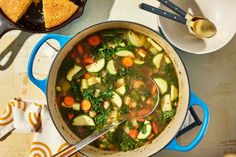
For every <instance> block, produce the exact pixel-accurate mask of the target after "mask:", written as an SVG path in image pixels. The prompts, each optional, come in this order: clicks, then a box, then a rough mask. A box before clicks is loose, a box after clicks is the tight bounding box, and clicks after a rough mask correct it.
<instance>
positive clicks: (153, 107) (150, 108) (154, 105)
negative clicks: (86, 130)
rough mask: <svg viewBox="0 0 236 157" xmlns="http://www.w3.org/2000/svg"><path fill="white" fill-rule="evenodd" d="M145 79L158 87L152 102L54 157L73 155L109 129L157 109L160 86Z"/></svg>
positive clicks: (148, 84) (152, 96)
mask: <svg viewBox="0 0 236 157" xmlns="http://www.w3.org/2000/svg"><path fill="white" fill-rule="evenodd" d="M144 81H145V85H146V86H148V87H152V86H153V85H154V87H155V88H156V89H154V90H155V91H156V92H155V93H156V94H155V95H151V97H150V98H152V99H153V100H152V101H151V102H152V103H143V104H142V105H141V106H142V107H141V108H139V109H136V108H134V109H133V110H131V111H130V112H129V113H128V114H126V115H122V116H121V117H120V118H119V119H118V120H116V121H113V122H111V123H110V124H109V125H107V126H104V127H103V128H102V129H101V130H99V131H97V132H94V133H93V134H91V135H89V136H88V137H86V138H85V139H83V140H81V141H79V142H78V143H77V144H75V145H70V146H68V147H66V148H65V149H64V150H62V151H61V152H59V153H57V154H55V155H53V157H68V156H71V155H73V154H75V153H76V152H77V151H79V150H80V149H82V148H83V147H85V146H86V145H88V144H90V143H91V142H93V141H95V140H96V139H98V138H99V137H101V136H102V135H104V134H105V133H107V132H108V131H110V130H112V129H113V128H116V127H117V126H118V125H120V124H122V123H124V122H125V121H126V120H131V119H138V118H145V117H147V116H149V115H150V114H151V113H153V111H155V110H156V108H157V106H158V104H159V100H160V97H159V95H160V94H159V88H158V86H157V84H156V82H155V81H153V80H152V79H149V78H148V79H145V80H144ZM150 90H153V89H150ZM154 97H156V101H155V100H154ZM141 110H142V111H145V112H140V111H141Z"/></svg>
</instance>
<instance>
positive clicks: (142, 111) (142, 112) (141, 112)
mask: <svg viewBox="0 0 236 157" xmlns="http://www.w3.org/2000/svg"><path fill="white" fill-rule="evenodd" d="M150 111H151V110H150V109H149V108H142V109H141V110H139V111H138V116H144V115H146V114H148V113H149V112H150Z"/></svg>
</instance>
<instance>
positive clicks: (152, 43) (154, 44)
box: [147, 38, 163, 52]
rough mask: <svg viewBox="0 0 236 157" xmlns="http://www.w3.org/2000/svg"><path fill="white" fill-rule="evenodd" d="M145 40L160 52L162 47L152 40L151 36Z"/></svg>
mask: <svg viewBox="0 0 236 157" xmlns="http://www.w3.org/2000/svg"><path fill="white" fill-rule="evenodd" d="M147 41H148V42H150V44H151V45H152V46H153V47H155V48H156V49H157V50H158V51H159V52H161V51H162V50H163V49H162V47H161V46H160V45H159V44H157V43H156V42H155V41H153V40H152V39H151V38H147Z"/></svg>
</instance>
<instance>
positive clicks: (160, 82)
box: [154, 78, 168, 95]
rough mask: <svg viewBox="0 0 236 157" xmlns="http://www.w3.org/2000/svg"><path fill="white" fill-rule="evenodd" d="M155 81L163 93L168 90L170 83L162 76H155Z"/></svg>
mask: <svg viewBox="0 0 236 157" xmlns="http://www.w3.org/2000/svg"><path fill="white" fill-rule="evenodd" d="M154 81H155V82H156V84H157V86H158V87H159V90H160V92H161V94H162V95H163V94H165V93H166V92H167V90H168V83H167V81H166V80H164V79H162V78H155V79H154Z"/></svg>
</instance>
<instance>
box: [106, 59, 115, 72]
mask: <svg viewBox="0 0 236 157" xmlns="http://www.w3.org/2000/svg"><path fill="white" fill-rule="evenodd" d="M107 71H108V72H109V73H110V74H111V75H116V74H117V71H116V68H115V65H114V61H113V60H110V61H108V62H107Z"/></svg>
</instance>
